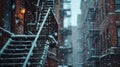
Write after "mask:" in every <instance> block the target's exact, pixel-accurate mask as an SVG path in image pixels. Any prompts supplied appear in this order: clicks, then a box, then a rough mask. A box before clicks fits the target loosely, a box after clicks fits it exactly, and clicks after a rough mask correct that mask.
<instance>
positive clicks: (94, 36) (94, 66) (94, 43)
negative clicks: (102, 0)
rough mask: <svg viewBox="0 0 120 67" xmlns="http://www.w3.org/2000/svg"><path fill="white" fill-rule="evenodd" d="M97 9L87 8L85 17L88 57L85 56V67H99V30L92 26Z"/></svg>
mask: <svg viewBox="0 0 120 67" xmlns="http://www.w3.org/2000/svg"><path fill="white" fill-rule="evenodd" d="M96 9H97V8H89V10H88V15H87V19H86V21H87V44H88V55H87V62H86V63H87V66H88V67H89V66H91V67H99V65H98V64H99V50H98V48H99V46H98V45H99V42H98V41H99V38H98V37H99V29H98V27H95V26H94V22H96V21H95V16H96V12H97V10H96Z"/></svg>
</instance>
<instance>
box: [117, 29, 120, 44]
mask: <svg viewBox="0 0 120 67" xmlns="http://www.w3.org/2000/svg"><path fill="white" fill-rule="evenodd" d="M117 37H118V46H120V27H118V28H117Z"/></svg>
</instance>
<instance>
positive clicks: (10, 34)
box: [0, 27, 14, 36]
mask: <svg viewBox="0 0 120 67" xmlns="http://www.w3.org/2000/svg"><path fill="white" fill-rule="evenodd" d="M0 31H1V33H3V34H4V35H5V34H7V35H8V36H12V35H14V34H13V33H11V32H10V31H8V30H6V29H4V28H2V27H0Z"/></svg>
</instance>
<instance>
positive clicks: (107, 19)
mask: <svg viewBox="0 0 120 67" xmlns="http://www.w3.org/2000/svg"><path fill="white" fill-rule="evenodd" d="M119 4H120V1H119V0H109V1H108V0H94V1H93V0H83V1H82V3H81V10H82V19H81V20H82V23H83V26H84V25H85V27H83V30H85V34H84V38H85V41H86V46H87V47H85V48H87V49H86V51H87V52H86V53H85V52H84V53H85V54H86V55H87V57H86V59H85V62H84V65H83V67H84V66H87V67H90V66H92V67H119V66H120V64H119V63H120V61H119V58H118V57H119V50H120V49H119V20H120V19H119V17H120V15H119ZM83 33H84V32H83Z"/></svg>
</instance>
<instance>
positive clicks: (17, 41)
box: [0, 0, 58, 67]
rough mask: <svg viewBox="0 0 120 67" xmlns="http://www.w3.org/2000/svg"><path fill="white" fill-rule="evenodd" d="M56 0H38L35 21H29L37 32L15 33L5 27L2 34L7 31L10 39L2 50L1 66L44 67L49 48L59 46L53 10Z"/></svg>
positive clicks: (0, 51) (56, 23)
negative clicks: (27, 33)
mask: <svg viewBox="0 0 120 67" xmlns="http://www.w3.org/2000/svg"><path fill="white" fill-rule="evenodd" d="M53 4H54V0H44V1H41V0H37V2H36V7H37V8H36V9H37V11H36V16H37V19H36V20H35V22H34V23H31V24H30V23H28V27H30V26H32V27H33V28H34V27H35V29H31V30H33V31H34V30H36V33H34V32H33V31H30V32H31V33H32V34H29V35H15V34H13V33H10V32H8V31H6V30H4V29H3V28H0V31H1V32H2V34H4V33H7V34H8V35H9V39H8V41H7V42H6V44H5V45H4V46H3V48H2V49H1V50H0V67H7V66H11V67H44V66H45V62H46V58H47V56H48V53H51V52H50V51H49V50H50V49H51V48H53V47H57V46H58V42H57V38H58V35H57V34H58V22H57V21H56V18H55V15H54V12H53V8H54V7H53Z"/></svg>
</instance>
